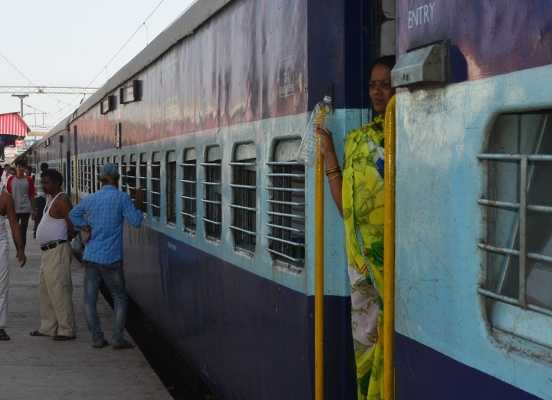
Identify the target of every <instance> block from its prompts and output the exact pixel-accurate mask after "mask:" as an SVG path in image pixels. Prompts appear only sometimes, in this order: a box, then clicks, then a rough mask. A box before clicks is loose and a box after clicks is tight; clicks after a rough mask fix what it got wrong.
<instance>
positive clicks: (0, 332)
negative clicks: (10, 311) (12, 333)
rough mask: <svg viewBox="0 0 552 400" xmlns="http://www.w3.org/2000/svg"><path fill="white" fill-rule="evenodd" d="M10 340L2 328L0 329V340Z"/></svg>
mask: <svg viewBox="0 0 552 400" xmlns="http://www.w3.org/2000/svg"><path fill="white" fill-rule="evenodd" d="M8 340H10V337H9V336H8V334H7V333H6V331H5V330H4V329H0V341H8Z"/></svg>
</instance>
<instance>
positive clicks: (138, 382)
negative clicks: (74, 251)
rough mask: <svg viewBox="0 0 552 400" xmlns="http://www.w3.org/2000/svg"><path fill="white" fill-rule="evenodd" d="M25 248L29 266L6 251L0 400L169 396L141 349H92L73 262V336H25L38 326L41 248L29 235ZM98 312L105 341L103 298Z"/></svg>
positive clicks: (155, 399) (108, 320) (108, 322)
mask: <svg viewBox="0 0 552 400" xmlns="http://www.w3.org/2000/svg"><path fill="white" fill-rule="evenodd" d="M30 225H31V224H30ZM30 230H31V226H29V231H30ZM26 252H27V258H28V261H27V265H26V266H25V267H24V268H22V269H20V268H18V267H17V265H16V261H15V248H14V247H13V245H12V248H11V251H10V293H9V316H8V327H7V329H6V331H7V333H8V334H9V335H10V336H11V341H8V342H0V400H35V399H36V400H65V399H67V400H69V399H70V400H87V399H90V400H111V399H113V400H115V399H117V400H124V399H129V400H130V399H132V400H141V399H143V400H146V399H148V400H149V399H151V400H165V399H167V400H168V399H171V396H170V395H169V393H168V391H167V390H166V389H165V387H164V386H163V384H162V383H161V381H160V379H159V378H158V376H157V375H156V374H155V372H154V371H153V370H152V369H151V367H150V366H149V364H148V363H147V361H146V359H145V358H144V356H143V354H142V353H141V352H140V350H139V349H137V348H134V349H132V350H113V349H112V348H111V347H106V348H103V349H94V348H92V346H91V338H90V335H89V334H88V331H87V328H86V322H85V319H84V311H83V277H84V270H83V268H82V267H81V266H80V264H79V263H78V262H77V261H76V260H74V261H73V267H72V271H73V287H74V292H73V301H74V306H75V314H76V321H77V339H76V340H73V341H68V342H56V341H53V340H52V339H50V338H45V337H31V336H30V335H29V333H30V332H31V331H33V330H35V329H37V328H38V327H39V325H40V316H39V298H38V282H39V268H40V252H41V251H40V248H39V247H38V245H37V243H36V241H35V240H33V239H32V237H31V236H30V235H29V237H28V239H27V251H26ZM98 312H99V315H100V319H101V321H102V328H103V330H104V332H105V335H106V338H107V339H108V340H109V338H110V337H111V326H112V324H113V313H112V311H111V309H110V307H109V305H108V304H107V303H106V302H105V300H104V299H103V298H101V296H100V300H99V303H98ZM127 337H128V338H130V337H129V336H128V335H127Z"/></svg>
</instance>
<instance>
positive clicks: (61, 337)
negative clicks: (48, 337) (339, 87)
mask: <svg viewBox="0 0 552 400" xmlns="http://www.w3.org/2000/svg"><path fill="white" fill-rule="evenodd" d="M76 338H77V337H76V336H75V335H72V336H66V335H56V336H54V340H56V341H58V342H65V341H67V340H75V339H76Z"/></svg>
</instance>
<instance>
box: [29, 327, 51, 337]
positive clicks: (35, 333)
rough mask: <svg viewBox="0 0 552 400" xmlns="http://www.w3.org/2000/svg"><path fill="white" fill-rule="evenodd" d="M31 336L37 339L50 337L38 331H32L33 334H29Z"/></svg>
mask: <svg viewBox="0 0 552 400" xmlns="http://www.w3.org/2000/svg"><path fill="white" fill-rule="evenodd" d="M29 335H31V336H35V337H38V336H40V337H49V336H50V335H46V334H45V333H42V332H40V331H39V330H38V329H37V330H36V331H32V332H31V333H29Z"/></svg>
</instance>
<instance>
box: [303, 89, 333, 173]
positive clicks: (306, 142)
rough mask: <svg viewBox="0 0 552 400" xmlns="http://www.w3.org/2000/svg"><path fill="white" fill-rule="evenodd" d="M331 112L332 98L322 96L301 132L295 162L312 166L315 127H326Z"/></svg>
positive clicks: (314, 153) (314, 154) (314, 155)
mask: <svg viewBox="0 0 552 400" xmlns="http://www.w3.org/2000/svg"><path fill="white" fill-rule="evenodd" d="M331 112H332V98H331V97H330V96H324V99H323V100H322V101H321V102H318V103H316V105H315V106H314V110H313V111H312V113H311V115H310V117H309V122H308V123H307V127H306V128H305V131H304V132H303V137H302V138H301V145H300V146H299V152H298V155H297V160H299V161H302V162H304V163H305V164H306V165H313V164H314V159H315V157H316V142H317V137H316V133H315V129H316V127H317V126H319V127H321V128H324V127H325V126H326V120H327V118H328V115H330V114H331Z"/></svg>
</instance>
